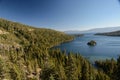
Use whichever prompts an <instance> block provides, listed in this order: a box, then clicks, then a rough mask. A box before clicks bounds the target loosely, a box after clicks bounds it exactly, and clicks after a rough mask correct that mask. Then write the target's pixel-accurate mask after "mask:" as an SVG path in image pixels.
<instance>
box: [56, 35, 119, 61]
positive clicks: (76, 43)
mask: <svg viewBox="0 0 120 80" xmlns="http://www.w3.org/2000/svg"><path fill="white" fill-rule="evenodd" d="M90 40H95V41H96V42H97V45H96V46H88V45H87V42H89V41H90ZM55 48H60V49H61V50H66V52H74V53H80V54H81V55H82V56H84V57H86V58H88V59H89V60H90V61H91V62H94V61H95V60H105V59H111V58H114V59H117V58H118V56H119V55H120V37H111V36H99V35H93V34H85V35H84V36H82V37H76V38H75V39H74V40H73V41H71V42H68V43H63V44H61V45H58V46H56V47H55Z"/></svg>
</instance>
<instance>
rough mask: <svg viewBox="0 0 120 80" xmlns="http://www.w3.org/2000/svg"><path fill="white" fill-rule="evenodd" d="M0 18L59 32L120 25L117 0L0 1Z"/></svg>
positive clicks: (119, 10) (119, 5) (119, 4)
mask: <svg viewBox="0 0 120 80" xmlns="http://www.w3.org/2000/svg"><path fill="white" fill-rule="evenodd" d="M0 17H1V18H5V19H8V20H12V21H16V22H21V23H24V24H28V25H31V26H35V27H44V28H51V29H56V30H60V31H66V30H86V29H91V28H102V27H116V26H120V3H119V1H118V0H0Z"/></svg>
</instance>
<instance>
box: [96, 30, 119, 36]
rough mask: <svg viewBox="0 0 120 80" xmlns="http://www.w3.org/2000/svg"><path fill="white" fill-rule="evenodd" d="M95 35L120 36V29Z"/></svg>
mask: <svg viewBox="0 0 120 80" xmlns="http://www.w3.org/2000/svg"><path fill="white" fill-rule="evenodd" d="M95 35H105V36H120V30H119V31H113V32H106V33H96V34H95Z"/></svg>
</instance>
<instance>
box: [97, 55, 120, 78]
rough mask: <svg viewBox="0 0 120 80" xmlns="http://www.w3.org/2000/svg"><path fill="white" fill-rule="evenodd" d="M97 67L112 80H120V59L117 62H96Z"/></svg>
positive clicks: (112, 60)
mask: <svg viewBox="0 0 120 80" xmlns="http://www.w3.org/2000/svg"><path fill="white" fill-rule="evenodd" d="M95 64H96V67H97V68H98V69H99V70H100V71H103V72H104V73H105V74H107V75H108V76H109V77H110V80H120V57H119V58H118V59H117V61H116V60H114V59H111V60H106V61H96V62H95Z"/></svg>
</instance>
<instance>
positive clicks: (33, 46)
mask: <svg viewBox="0 0 120 80" xmlns="http://www.w3.org/2000/svg"><path fill="white" fill-rule="evenodd" d="M73 38H74V37H73V36H70V35H66V34H64V33H63V32H59V31H55V30H51V29H43V28H33V27H31V26H28V25H23V24H20V23H16V22H11V21H7V20H4V19H0V79H8V80H110V79H109V77H110V75H112V72H113V71H111V72H104V70H103V72H102V71H101V70H97V69H95V68H94V67H93V66H92V65H91V64H90V63H89V62H88V61H87V60H86V59H84V58H83V57H82V56H81V55H80V54H75V53H70V54H68V55H67V53H66V52H65V51H64V52H61V51H60V50H59V49H55V50H52V49H51V47H53V46H56V45H59V44H61V43H63V42H68V41H71V40H73ZM113 65H114V64H113ZM117 65H119V63H118V64H117ZM105 66H106V65H105ZM110 68H111V67H110V66H109V68H108V69H105V70H106V71H107V70H109V69H110ZM113 68H114V67H113ZM118 68H119V67H117V69H118ZM105 73H106V74H110V75H108V76H109V77H108V76H107V75H106V74H105ZM117 73H119V72H117ZM117 73H116V74H117Z"/></svg>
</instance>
